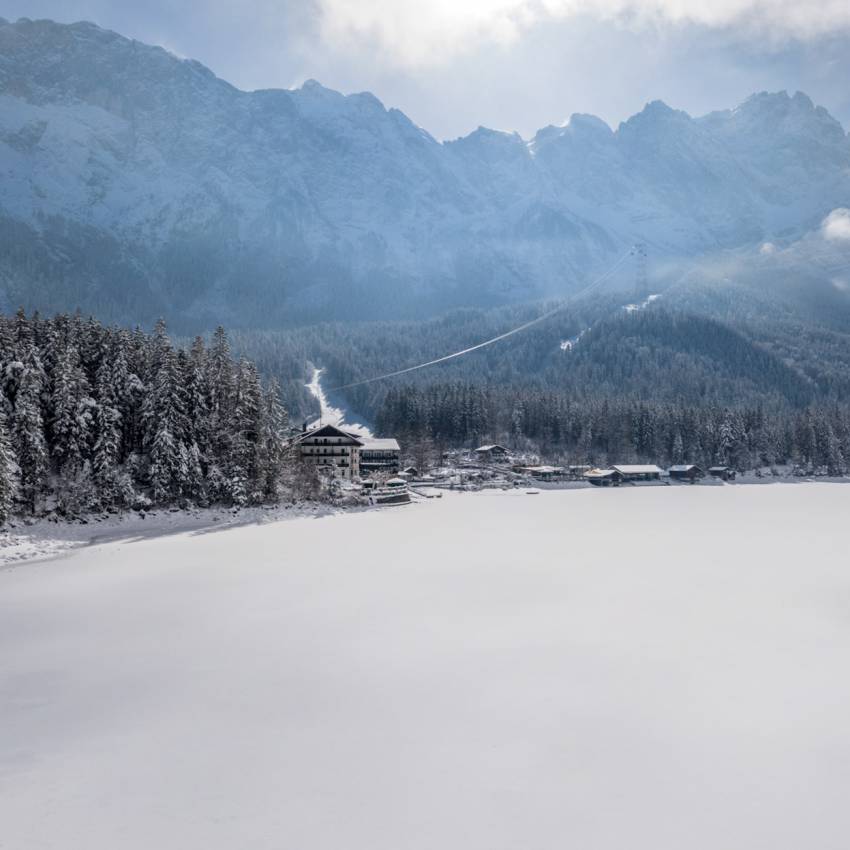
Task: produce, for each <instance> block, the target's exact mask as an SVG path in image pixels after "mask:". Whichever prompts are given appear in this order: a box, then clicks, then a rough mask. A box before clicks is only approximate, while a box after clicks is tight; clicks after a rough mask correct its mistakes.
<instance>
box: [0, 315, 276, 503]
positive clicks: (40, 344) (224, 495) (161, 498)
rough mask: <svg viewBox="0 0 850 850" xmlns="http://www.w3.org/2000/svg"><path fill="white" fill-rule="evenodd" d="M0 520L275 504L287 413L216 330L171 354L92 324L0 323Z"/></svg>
mask: <svg viewBox="0 0 850 850" xmlns="http://www.w3.org/2000/svg"><path fill="white" fill-rule="evenodd" d="M0 375H2V392H0V520H3V519H5V518H6V517H7V516H8V515H9V514H10V513H11V512H13V511H23V512H26V513H32V514H35V513H41V512H43V511H52V510H56V511H57V512H58V513H60V514H61V515H64V516H74V515H77V514H80V513H85V512H88V511H93V510H112V509H120V508H129V507H136V508H144V507H148V506H150V505H170V504H182V505H185V504H188V503H193V504H196V505H207V504H211V503H221V504H228V505H246V504H257V503H261V502H266V501H275V500H276V499H277V498H278V488H279V484H280V480H281V476H282V474H283V472H284V467H285V463H284V459H285V458H284V444H283V441H282V438H283V436H284V432H285V430H286V427H287V415H286V411H285V410H284V408H283V406H282V405H281V403H280V399H279V393H278V386H277V382H276V380H275V379H274V378H272V379H271V380H269V381H268V382H267V383H266V385H265V386H264V385H263V382H262V381H261V379H260V375H259V373H258V371H257V368H256V366H255V365H254V364H253V363H251V362H250V361H248V360H245V359H243V360H240V361H239V362H234V360H233V359H232V358H231V353H230V346H229V343H228V340H227V337H226V335H225V333H224V331H223V330H222V329H219V330H218V331H217V332H216V333H215V335H214V337H213V339H212V343H211V345H210V346H209V347H207V346H206V345H205V344H204V341H203V340H202V339H200V338H198V339H196V340H195V341H194V342H193V343H192V345H191V347H190V348H179V347H176V346H175V345H174V344H173V343H172V342H171V340H170V339H169V337H168V335H167V333H166V329H165V325H164V324H163V323H159V324H158V325H157V326H156V329H155V330H154V332H153V333H152V334H145V333H143V332H141V331H138V330H137V331H135V332H130V331H128V330H124V329H115V328H106V327H104V326H102V325H101V324H100V323H98V322H97V321H95V320H92V319H88V320H85V319H82V318H80V317H79V316H76V317H73V318H70V317H68V316H65V315H59V316H57V317H55V318H52V319H41V318H39V317H38V316H33V317H27V316H26V315H25V314H24V313H23V312H19V313H18V315H17V316H15V317H14V318H10V317H5V316H0Z"/></svg>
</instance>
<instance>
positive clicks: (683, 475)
mask: <svg viewBox="0 0 850 850" xmlns="http://www.w3.org/2000/svg"><path fill="white" fill-rule="evenodd" d="M667 471H668V472H669V473H670V480H671V481H689V482H690V483H691V484H693V483H694V482H695V481H696V480H697V479H699V478H702V477H703V476H704V475H705V472H703V470H702V469H701V468H700V467H699V466H697V465H696V464H695V463H680V464H676V465H675V466H671V467H670V469H668V470H667Z"/></svg>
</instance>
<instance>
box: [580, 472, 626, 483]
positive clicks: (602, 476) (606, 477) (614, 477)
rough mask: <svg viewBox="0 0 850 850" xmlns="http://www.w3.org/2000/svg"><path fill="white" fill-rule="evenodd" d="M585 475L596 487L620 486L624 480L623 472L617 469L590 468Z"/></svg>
mask: <svg viewBox="0 0 850 850" xmlns="http://www.w3.org/2000/svg"><path fill="white" fill-rule="evenodd" d="M583 477H584V480H585V481H587V482H588V484H593V486H594V487H619V486H620V484H622V482H623V474H622V473H621V472H619V471H618V470H617V469H588V470H587V472H585V473H584V476H583Z"/></svg>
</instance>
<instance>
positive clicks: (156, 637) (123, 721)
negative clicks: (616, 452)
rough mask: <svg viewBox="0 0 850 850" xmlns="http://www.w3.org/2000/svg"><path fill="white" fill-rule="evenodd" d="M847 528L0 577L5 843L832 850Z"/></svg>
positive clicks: (515, 502)
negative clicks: (815, 849) (829, 849)
mask: <svg viewBox="0 0 850 850" xmlns="http://www.w3.org/2000/svg"><path fill="white" fill-rule="evenodd" d="M848 514H850V487H847V486H841V485H830V484H793V485H776V486H770V487H754V486H724V487H699V486H698V487H677V488H674V487H658V488H643V489H639V488H621V489H619V490H609V491H603V490H589V489H588V490H574V491H562V492H541V493H539V494H538V495H535V496H534V497H533V498H532V497H529V496H527V495H526V494H525V493H523V492H509V493H501V492H493V493H481V494H461V495H456V494H447V495H446V497H445V498H443V499H439V500H428V501H426V502H423V503H421V504H418V505H413V506H409V507H404V508H394V509H390V510H382V511H372V512H359V513H352V514H337V515H332V516H326V517H321V518H317V519H311V518H299V519H293V520H291V521H289V522H281V523H267V524H263V525H256V526H243V527H234V528H228V529H224V530H221V531H207V532H204V533H201V532H198V531H196V532H193V533H184V534H177V535H171V536H167V537H162V538H158V539H142V540H139V541H133V542H130V541H112V542H107V543H104V544H102V545H98V546H95V547H92V548H87V549H81V550H76V551H74V552H72V553H70V554H68V555H67V556H65V557H63V558H60V559H57V560H54V561H42V562H37V563H30V564H24V565H18V566H15V567H13V568H10V569H6V570H5V571H0V824H2V828H1V829H0V847H2V848H4V850H6V848H8V849H9V850H18V848H39V849H40V850H49V849H50V848H62V850H66V848H86V850H107V848H108V850H116V848H120V850H150V848H158V850H164V849H165V850H167V849H168V848H180V850H184V848H201V847H203V848H205V850H216V849H217V848H228V850H230V848H237V847H244V848H252V850H266V848H268V850H272V848H274V850H279V848H299V850H340V848H345V850H361V848H362V850H399V848H404V850H435V848H440V850H517V848H534V849H535V850H539V849H540V848H566V847H577V848H584V849H585V850H603V849H604V850H623V848H629V850H643V848H647V850H650V848H651V850H682V848H687V850H703V849H704V850H717V848H727V850H760V848H770V850H785V849H786V848H787V850H799V848H801V847H811V848H818V850H826V848H839V847H843V846H844V845H845V844H846V836H847V835H848V834H850V809H848V807H847V805H846V789H847V787H848V783H850V731H848V730H850V725H848V720H847V717H848V706H850V677H848V675H847V670H848V669H850V564H848V558H847V549H848V547H847V535H846V518H847V516H848Z"/></svg>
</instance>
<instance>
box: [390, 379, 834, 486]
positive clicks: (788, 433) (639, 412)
mask: <svg viewBox="0 0 850 850" xmlns="http://www.w3.org/2000/svg"><path fill="white" fill-rule="evenodd" d="M376 425H377V429H378V431H379V433H387V434H395V435H397V436H398V437H399V439H400V440H401V441H402V443H403V445H405V446H406V448H407V451H408V452H409V453H410V456H411V457H412V458H413V459H414V460H418V461H419V462H428V461H429V460H433V459H436V457H438V456H439V454H440V453H441V452H442V451H444V450H446V449H448V448H454V447H460V446H466V447H474V446H475V445H478V444H480V443H483V442H499V443H505V444H508V445H510V446H511V447H513V448H514V449H517V450H526V451H529V452H540V453H542V454H544V455H545V456H547V457H550V458H553V459H560V460H563V461H565V462H569V463H576V464H585V463H587V464H593V465H599V464H603V465H604V464H609V463H618V462H619V463H629V462H647V463H661V464H664V465H670V464H676V463H697V464H700V465H702V466H703V467H704V468H705V467H707V466H711V465H716V464H722V465H728V466H732V467H735V468H736V469H739V470H742V471H743V470H748V469H754V468H758V467H765V466H768V467H770V466H775V465H784V464H794V465H795V466H797V467H799V468H800V469H801V470H803V471H805V472H815V471H825V472H828V473H829V474H830V475H843V474H845V473H846V472H847V471H848V468H847V461H848V459H850V408H848V407H847V406H846V405H837V404H832V405H825V406H811V407H807V408H805V409H793V408H786V409H783V410H771V411H768V410H766V409H765V408H763V407H761V406H759V405H752V406H742V407H735V408H732V407H726V406H721V405H715V404H708V405H688V404H663V403H652V402H640V401H633V400H628V399H620V400H611V399H595V400H582V401H580V402H578V401H576V400H575V399H574V398H573V397H572V396H568V395H564V394H561V393H554V392H545V391H543V392H541V391H538V390H535V389H522V388H517V387H510V386H509V387H505V386H501V385H493V384H488V385H481V384H471V383H442V384H431V385H428V386H425V387H419V386H416V385H407V386H402V387H394V388H391V389H390V390H388V391H387V393H386V395H385V396H384V398H383V401H382V403H381V406H380V408H379V410H378V413H377V420H376Z"/></svg>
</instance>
